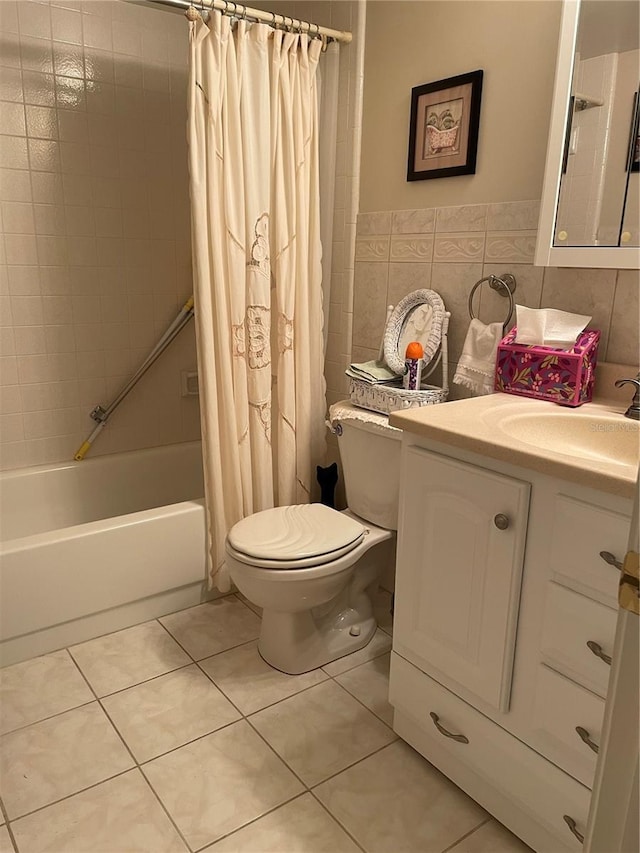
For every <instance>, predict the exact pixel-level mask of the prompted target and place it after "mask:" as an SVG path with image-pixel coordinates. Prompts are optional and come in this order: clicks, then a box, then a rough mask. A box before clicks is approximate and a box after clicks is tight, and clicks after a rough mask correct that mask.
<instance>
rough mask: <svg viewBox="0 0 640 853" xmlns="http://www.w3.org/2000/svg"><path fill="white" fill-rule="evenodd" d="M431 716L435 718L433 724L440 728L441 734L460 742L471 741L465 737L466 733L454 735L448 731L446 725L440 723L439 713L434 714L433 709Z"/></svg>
mask: <svg viewBox="0 0 640 853" xmlns="http://www.w3.org/2000/svg"><path fill="white" fill-rule="evenodd" d="M429 716H430V717H431V719H432V720H433V725H434V726H435V727H436V728H437V729H438V731H439V732H440V734H441V735H444V736H445V737H450V738H452V740H457V741H458V743H469V738H468V737H465V736H464V735H454V734H453V733H452V732H448V731H447V730H446V729H445V727H444V726H442V725H440V717H439V716H438V715H437V714H434V712H433V711H431V713H430V714H429Z"/></svg>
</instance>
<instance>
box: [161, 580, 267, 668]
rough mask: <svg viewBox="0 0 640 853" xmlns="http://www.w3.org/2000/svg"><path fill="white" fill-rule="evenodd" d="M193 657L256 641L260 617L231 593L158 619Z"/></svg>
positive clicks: (212, 653)
mask: <svg viewBox="0 0 640 853" xmlns="http://www.w3.org/2000/svg"><path fill="white" fill-rule="evenodd" d="M160 621H161V622H162V624H163V625H164V626H165V627H166V628H167V630H168V631H170V632H171V633H172V634H173V636H174V637H175V638H176V640H177V641H178V642H179V643H180V645H181V646H183V647H184V648H185V649H186V650H187V651H188V652H189V654H190V655H191V656H192V657H193V658H194V659H195V660H201V659H202V658H206V657H209V655H215V654H217V653H218V652H224V651H226V649H230V648H232V647H233V646H239V645H240V644H241V643H248V642H249V641H250V640H256V639H257V638H258V635H259V634H260V619H259V618H258V616H256V614H255V613H254V612H253V611H252V610H250V609H249V608H248V607H247V606H246V605H245V604H243V603H242V602H241V601H239V600H238V599H237V598H236V597H235V596H234V595H231V596H228V597H227V598H219V599H217V600H216V601H209V602H207V603H206V604H199V605H197V607H190V608H189V609H188V610H181V611H180V612H179V613H172V614H171V615H170V616H163V617H162V619H160Z"/></svg>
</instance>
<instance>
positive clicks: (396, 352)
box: [384, 290, 445, 373]
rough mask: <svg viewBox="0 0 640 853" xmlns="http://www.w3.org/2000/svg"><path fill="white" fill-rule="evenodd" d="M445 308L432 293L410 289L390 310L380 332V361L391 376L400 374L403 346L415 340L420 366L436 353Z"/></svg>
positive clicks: (434, 293)
mask: <svg viewBox="0 0 640 853" xmlns="http://www.w3.org/2000/svg"><path fill="white" fill-rule="evenodd" d="M444 317H445V307H444V302H443V301H442V297H441V296H440V294H439V293H436V292H435V290H414V291H413V293H409V294H408V296H405V297H404V299H401V300H400V302H398V304H397V305H396V307H395V308H394V309H393V311H392V313H391V316H390V317H389V320H388V321H387V325H386V328H385V332H384V358H385V361H386V362H387V364H388V365H389V368H390V369H391V370H393V372H394V373H404V357H405V352H406V349H407V344H409V343H411V341H419V342H420V343H421V344H422V348H423V349H424V364H425V366H426V365H427V364H429V362H430V361H431V359H432V358H433V357H434V356H435V354H436V353H437V352H438V347H439V346H440V341H441V339H442V323H443V320H444Z"/></svg>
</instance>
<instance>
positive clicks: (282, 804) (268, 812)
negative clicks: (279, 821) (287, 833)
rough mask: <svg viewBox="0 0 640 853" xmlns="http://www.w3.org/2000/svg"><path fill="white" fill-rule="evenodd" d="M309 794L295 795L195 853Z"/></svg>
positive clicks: (305, 792)
mask: <svg viewBox="0 0 640 853" xmlns="http://www.w3.org/2000/svg"><path fill="white" fill-rule="evenodd" d="M308 793H309V791H301V792H300V793H298V794H294V796H293V797H289V799H288V800H285V801H284V802H283V803H280V804H279V805H277V806H274V807H273V808H272V809H269V810H268V811H266V812H264V814H261V815H258V816H257V817H254V818H252V820H250V821H247V823H243V824H242V826H238V827H237V828H236V829H232V830H231V832H227V833H226V834H225V835H221V836H220V837H219V838H215V839H214V840H213V841H208V842H207V843H206V844H205V845H204V846H202V847H197V848H196V849H195V851H194V853H200V851H202V850H207V849H209V846H210V845H213V844H217V843H218V841H222V839H223V838H229V837H230V836H232V835H235V834H236V832H240V831H241V830H242V829H246V828H247V827H248V826H251V825H252V824H254V823H257V822H258V821H259V820H262V818H263V817H267V815H270V814H272V813H273V812H277V811H278V809H281V808H283V807H284V806H287V805H289V803H293V802H294V801H295V800H299V799H300V797H304V796H305V795H306V794H308ZM189 849H190V850H191V849H192V848H189Z"/></svg>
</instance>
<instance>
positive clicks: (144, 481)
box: [0, 441, 206, 665]
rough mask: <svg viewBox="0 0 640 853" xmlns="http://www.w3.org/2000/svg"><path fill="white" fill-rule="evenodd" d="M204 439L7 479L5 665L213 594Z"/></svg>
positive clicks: (1, 581) (0, 640)
mask: <svg viewBox="0 0 640 853" xmlns="http://www.w3.org/2000/svg"><path fill="white" fill-rule="evenodd" d="M203 493H204V487H203V475H202V457H201V446H200V442H199V441H196V442H188V443H184V444H174V445H168V446H166V447H158V448H150V449H147V450H140V451H133V452H131V453H120V454H113V455H111V456H101V457H97V458H95V459H86V460H85V461H83V462H69V463H57V464H54V465H43V466H39V467H34V468H25V469H23V470H18V471H8V472H6V473H2V474H0V519H1V521H0V525H1V527H0V662H1V663H2V665H5V664H8V663H14V662H16V661H19V660H24V659H26V658H28V657H32V656H33V655H37V654H43V653H45V652H48V651H52V650H54V649H58V648H61V647H63V646H67V645H71V644H73V643H77V642H81V641H83V640H86V639H89V638H91V637H96V636H99V635H100V634H104V633H107V632H109V631H115V630H119V629H120V628H123V627H128V626H129V625H134V624H137V623H138V622H142V621H144V620H145V619H152V618H155V617H157V616H161V615H163V614H165V613H169V612H171V611H173V610H178V609H180V608H181V607H188V606H190V605H192V604H197V603H199V602H200V601H201V600H203V598H204V596H205V590H206V583H205V577H206V556H205V554H206V551H205V548H206V537H205V515H204V501H203V498H202V495H203Z"/></svg>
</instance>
